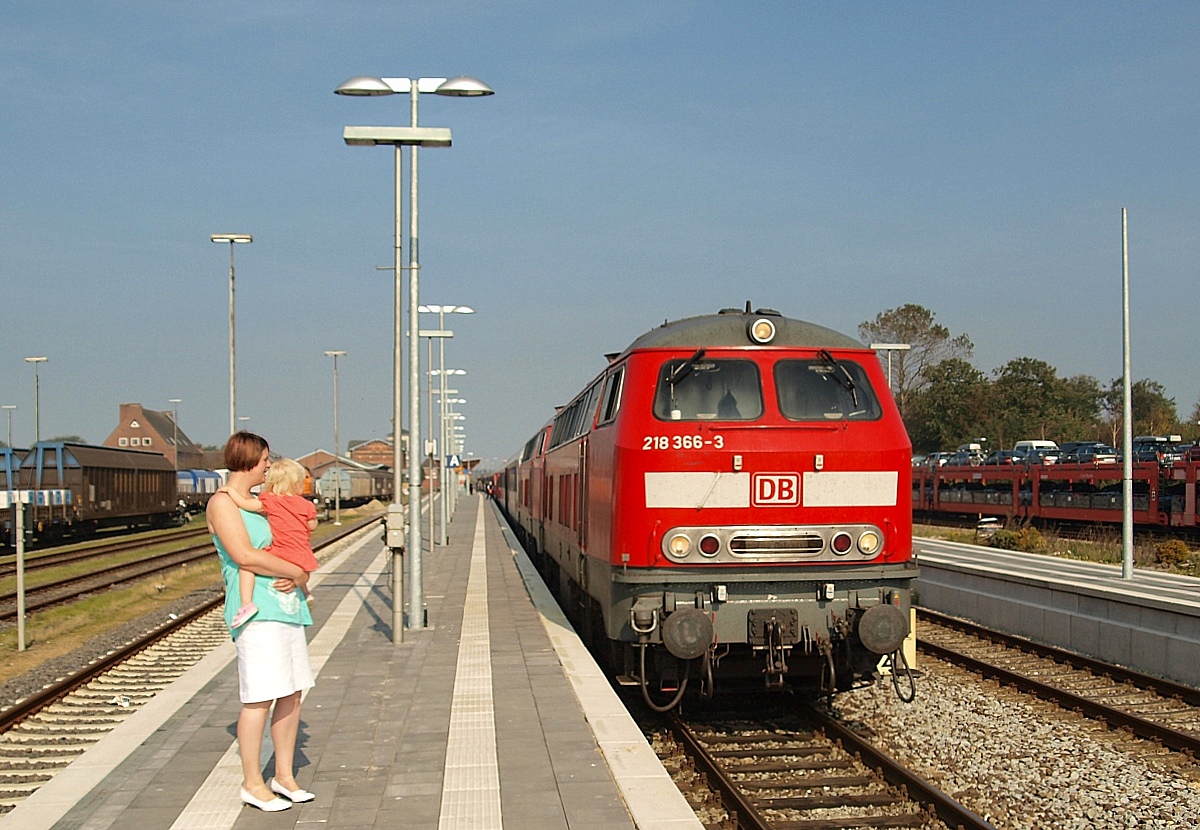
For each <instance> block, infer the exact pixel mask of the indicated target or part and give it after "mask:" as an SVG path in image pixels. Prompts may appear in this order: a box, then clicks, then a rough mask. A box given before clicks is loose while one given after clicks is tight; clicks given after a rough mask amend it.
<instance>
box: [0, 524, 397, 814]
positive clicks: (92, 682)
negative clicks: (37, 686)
mask: <svg viewBox="0 0 1200 830" xmlns="http://www.w3.org/2000/svg"><path fill="white" fill-rule="evenodd" d="M378 520H379V519H378V517H377V516H372V517H368V518H365V519H362V520H360V521H357V522H354V523H348V524H347V525H346V526H345V527H343V528H342V530H341V531H340V532H338V533H336V534H334V535H331V536H329V537H326V538H325V539H323V540H321V542H319V543H318V544H317V545H316V546H314V549H315V550H317V551H318V554H319V551H320V550H321V549H323V548H327V547H329V546H331V545H333V544H334V543H335V542H338V541H340V540H341V539H343V538H344V537H346V536H348V535H350V534H351V533H354V532H356V531H358V530H361V529H362V528H364V527H367V526H370V525H373V524H375V523H377V522H378ZM223 602H224V600H223V599H222V598H220V597H218V598H217V599H214V600H211V601H208V602H205V603H203V604H201V605H199V606H198V607H196V608H195V609H193V610H192V611H191V612H190V613H188V614H186V615H182V616H180V617H179V618H178V619H176V620H171V621H169V622H167V623H164V624H163V625H160V626H159V627H157V628H155V629H154V630H152V631H149V632H147V633H146V634H145V635H144V636H142V637H139V638H137V639H135V640H133V641H131V642H130V643H128V644H127V645H126V646H125V647H124V648H122V649H119V650H117V651H115V652H113V653H111V654H109V655H107V656H106V657H104V658H103V659H101V660H98V661H95V662H94V663H91V664H89V665H87V666H84V667H82V668H81V669H79V670H78V671H76V672H75V673H73V674H71V675H70V676H68V677H64V678H62V679H61V680H59V681H58V682H56V683H53V684H51V685H50V686H47V687H46V688H45V689H42V690H41V691H40V692H39V693H37V694H35V695H30V696H29V697H27V698H26V699H24V700H21V701H18V702H17V703H16V704H14V705H13V706H11V707H9V708H7V709H5V710H3V711H2V712H0V814H2V813H5V812H8V811H9V810H12V809H13V808H14V807H15V806H16V805H17V804H19V803H20V802H21V801H23V800H24V799H25V798H27V797H28V796H29V795H30V794H31V793H33V792H34V791H36V790H37V789H38V788H39V787H41V786H42V785H44V784H45V783H46V782H47V781H49V780H50V779H51V778H53V777H54V775H55V774H56V773H57V771H58V770H60V769H62V768H63V767H65V766H67V765H68V764H70V763H71V761H73V760H74V759H75V758H77V757H79V756H80V755H82V754H83V752H84V751H86V750H87V748H88V747H90V746H91V745H92V744H93V743H95V742H96V741H98V740H99V739H100V738H102V737H104V735H106V734H108V733H109V732H110V731H111V730H112V729H114V728H115V727H116V726H118V725H119V724H120V723H122V722H123V721H124V720H125V719H127V718H128V717H130V716H131V715H133V714H134V713H135V712H136V711H137V710H138V709H139V708H140V707H141V706H142V705H143V704H144V703H146V702H147V701H149V700H151V699H152V698H153V697H154V695H156V694H157V693H158V692H159V691H161V690H162V689H163V688H165V687H166V686H167V685H169V684H170V683H171V682H172V681H174V680H175V679H176V678H177V677H179V675H181V674H183V672H185V671H187V670H188V669H189V668H190V667H191V666H193V665H195V663H197V662H198V661H199V660H201V659H202V658H203V657H204V656H205V655H206V654H208V653H209V652H210V651H211V650H212V649H213V648H216V647H217V646H219V645H221V644H223V643H227V642H228V641H229V631H228V629H226V627H225V621H224V619H223V616H222V607H223Z"/></svg>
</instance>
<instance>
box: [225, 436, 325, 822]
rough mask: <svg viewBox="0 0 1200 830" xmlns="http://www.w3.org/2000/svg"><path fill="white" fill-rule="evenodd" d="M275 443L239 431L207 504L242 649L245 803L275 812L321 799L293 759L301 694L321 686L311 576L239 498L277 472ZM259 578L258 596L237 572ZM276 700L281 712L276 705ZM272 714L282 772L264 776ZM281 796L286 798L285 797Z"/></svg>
mask: <svg viewBox="0 0 1200 830" xmlns="http://www.w3.org/2000/svg"><path fill="white" fill-rule="evenodd" d="M269 452H270V448H269V447H268V446H267V442H266V440H265V439H263V438H262V437H261V436H258V435H255V434H254V433H251V432H238V433H236V434H234V435H232V436H231V437H230V439H229V441H228V442H227V443H226V444H225V466H226V467H228V468H229V480H228V482H227V484H226V488H224V489H228V490H229V491H231V492H230V493H223V492H218V493H216V494H214V495H213V497H212V499H211V500H210V501H209V503H208V529H209V531H210V532H211V533H212V535H213V543H214V544H215V545H216V548H217V555H218V557H219V558H220V561H221V576H222V578H223V580H224V582H225V622H226V624H227V625H230V633H231V634H232V636H233V640H234V645H235V647H236V649H237V664H238V686H239V691H240V698H241V701H242V711H241V715H240V716H239V717H238V724H237V738H238V749H239V751H240V753H241V760H242V788H241V798H242V801H243V802H244V803H246V804H249V805H252V806H254V807H257V808H259V809H260V810H266V811H269V812H275V811H277V810H286V809H288V808H289V807H291V806H292V803H293V802H302V801H311V800H312V799H313V798H314V796H313V794H312V793H310V792H307V791H306V790H302V789H300V786H299V785H298V784H297V783H296V779H295V772H294V770H293V763H294V759H295V751H296V736H297V734H298V732H299V728H300V695H301V692H303V691H304V690H305V689H308V688H310V687H311V686H313V684H314V680H313V673H312V667H311V665H310V664H309V659H308V643H307V641H306V640H305V636H304V627H305V626H307V625H311V624H312V615H311V614H310V613H309V609H308V603H307V602H305V601H304V587H305V586H306V585H307V583H308V573H307V572H306V571H305V570H304V569H303V568H300V567H299V566H297V565H294V564H292V563H290V562H288V561H286V560H284V559H281V558H279V557H277V556H274V555H272V554H271V553H268V552H266V551H264V550H263V548H266V547H267V546H269V545H270V544H271V531H270V527H269V525H268V522H267V519H266V517H265V516H263V515H262V514H261V513H253V512H250V511H246V510H240V509H239V508H238V506H237V504H236V503H235V500H234V499H235V494H236V497H240V498H244V499H251V498H253V496H252V495H251V493H250V490H251V488H253V487H257V486H258V485H260V484H262V483H263V481H264V480H265V478H266V474H267V470H268V469H270V466H271V461H270V459H269V457H268V455H269ZM239 568H240V569H244V570H248V571H252V572H253V573H254V574H256V576H255V580H254V590H253V596H252V597H245V598H243V597H242V596H241V591H240V589H239V585H238V570H239ZM246 602H253V603H254V605H255V606H257V613H256V614H255V615H254V616H253V618H252V619H251V620H250V621H249V622H247V623H246V624H245V625H243V626H241V627H239V628H234V627H233V626H232V625H231V623H232V621H233V617H234V614H236V613H237V611H238V609H239V608H240V607H241V606H242V605H243V604H244V603H246ZM272 703H274V714H271V704H272ZM268 715H270V721H271V740H272V742H273V743H274V746H275V777H274V778H272V779H271V781H270V784H269V785H268V783H267V782H266V781H264V780H263V775H262V763H261V760H260V757H259V756H260V754H261V752H262V738H263V732H264V730H265V728H266V725H267V719H268ZM279 796H284V797H283V798H280V797H279Z"/></svg>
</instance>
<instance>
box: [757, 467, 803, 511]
mask: <svg viewBox="0 0 1200 830" xmlns="http://www.w3.org/2000/svg"><path fill="white" fill-rule="evenodd" d="M750 487H751V499H750V503H751V504H752V505H753V506H754V507H799V506H800V475H799V474H798V473H755V474H754V475H753V476H752V477H751V479H750Z"/></svg>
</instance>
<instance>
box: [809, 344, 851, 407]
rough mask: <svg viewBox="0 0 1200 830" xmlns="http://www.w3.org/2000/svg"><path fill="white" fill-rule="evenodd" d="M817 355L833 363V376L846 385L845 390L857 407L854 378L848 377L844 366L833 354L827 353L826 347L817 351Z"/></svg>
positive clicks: (848, 374)
mask: <svg viewBox="0 0 1200 830" xmlns="http://www.w3.org/2000/svg"><path fill="white" fill-rule="evenodd" d="M817 357H819V358H821V359H822V360H828V361H829V362H830V363H831V364H833V368H834V369H835V370H836V371H835V373H834V376H835V377H837V381H838V383H840V384H841V385H842V386H844V387H846V391H847V392H849V393H850V399H851V400H853V401H854V405H855V407H857V406H858V388H857V387H856V386H855V385H854V378H852V377H850V373H849V372H847V371H846V367H845V366H843V365H842V364H840V363H838V362H837V360H836V359H835V358H834V356H833V355H831V354H830V353H829V350H828V349H821V351H819V352H817Z"/></svg>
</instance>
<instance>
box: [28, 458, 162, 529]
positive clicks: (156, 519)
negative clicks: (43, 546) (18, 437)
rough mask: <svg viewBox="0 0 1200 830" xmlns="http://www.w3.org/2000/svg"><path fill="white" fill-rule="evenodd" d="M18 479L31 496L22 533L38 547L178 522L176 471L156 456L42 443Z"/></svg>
mask: <svg viewBox="0 0 1200 830" xmlns="http://www.w3.org/2000/svg"><path fill="white" fill-rule="evenodd" d="M17 475H18V481H19V482H20V484H21V487H22V489H24V490H28V491H29V492H30V493H31V494H32V495H33V498H31V499H29V501H30V502H31V503H29V504H26V505H25V508H24V510H25V516H24V519H25V530H26V533H28V534H29V535H30V536H31V537H32V538H33V539H34V540H37V541H40V542H42V543H46V542H52V541H55V540H57V539H60V538H63V537H66V536H79V535H84V534H88V533H91V532H94V531H95V530H98V529H100V528H108V527H139V526H147V525H148V526H151V527H165V526H167V525H169V524H171V523H173V522H175V521H177V520H178V516H179V512H178V486H177V480H176V476H175V469H174V467H173V466H172V465H171V462H170V461H168V460H167V459H166V457H165V456H163V455H160V454H159V453H149V452H138V451H136V450H125V449H117V448H115V447H95V446H89V445H87V444H74V443H70V442H64V441H41V442H38V443H37V444H34V445H33V447H32V448H31V449H30V450H28V451H27V452H26V453H25V454H24V457H23V459H22V461H21V466H20V470H19V472H18V474H17Z"/></svg>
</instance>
